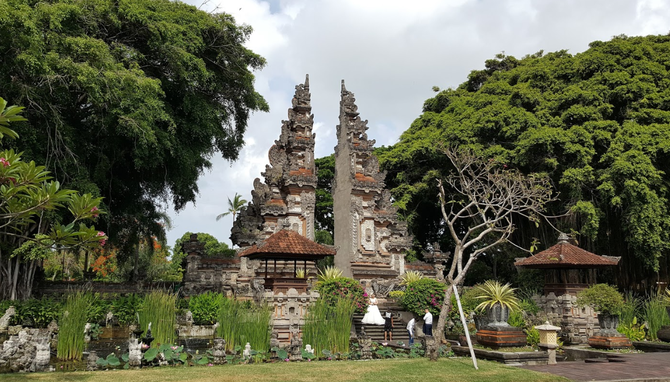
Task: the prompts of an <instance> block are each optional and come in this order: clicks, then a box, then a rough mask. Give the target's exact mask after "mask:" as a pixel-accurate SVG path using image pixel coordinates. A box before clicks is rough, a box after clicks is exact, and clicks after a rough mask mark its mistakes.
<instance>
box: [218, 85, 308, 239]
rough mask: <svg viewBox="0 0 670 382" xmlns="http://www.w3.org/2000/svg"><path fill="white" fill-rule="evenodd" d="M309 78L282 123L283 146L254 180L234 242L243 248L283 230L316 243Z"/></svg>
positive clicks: (279, 143)
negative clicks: (249, 199)
mask: <svg viewBox="0 0 670 382" xmlns="http://www.w3.org/2000/svg"><path fill="white" fill-rule="evenodd" d="M310 99H311V95H310V93H309V75H307V77H306V78H305V83H304V84H301V85H297V86H296V87H295V95H294V96H293V101H292V107H291V108H290V109H288V120H287V121H282V126H281V135H280V137H279V140H277V141H275V144H274V145H273V146H272V147H271V148H270V151H269V153H268V157H269V161H270V164H269V165H267V166H266V167H265V172H263V173H261V175H263V177H264V178H265V182H264V183H263V182H261V180H260V179H259V178H256V179H255V180H254V189H253V191H251V195H252V200H251V202H249V205H248V206H247V208H246V209H245V210H243V211H242V212H241V213H240V214H239V215H238V218H237V220H236V221H235V223H234V224H233V228H232V230H231V235H230V239H231V240H232V242H233V243H234V244H236V245H238V246H240V247H242V248H244V247H248V246H250V245H252V244H259V243H260V242H261V241H263V240H265V239H267V238H268V237H270V236H271V235H272V234H273V233H275V232H278V231H280V230H281V229H282V228H289V229H291V230H293V231H296V232H298V233H299V234H301V235H302V236H305V237H306V238H308V239H310V240H314V209H315V203H316V196H315V189H316V169H315V166H314V137H315V134H313V133H312V128H313V126H314V115H313V114H312V106H311V104H310Z"/></svg>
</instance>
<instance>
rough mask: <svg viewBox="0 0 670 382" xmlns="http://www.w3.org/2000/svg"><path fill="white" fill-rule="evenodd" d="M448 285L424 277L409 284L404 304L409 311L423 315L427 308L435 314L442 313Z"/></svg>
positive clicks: (403, 298)
mask: <svg viewBox="0 0 670 382" xmlns="http://www.w3.org/2000/svg"><path fill="white" fill-rule="evenodd" d="M446 290H447V287H446V286H445V285H444V284H442V283H441V282H439V281H437V280H433V279H429V278H423V279H420V280H417V281H414V282H412V283H410V284H408V285H407V288H406V289H405V294H404V295H403V296H402V302H401V303H402V306H403V307H404V308H405V309H407V311H409V312H412V313H414V314H416V315H417V316H423V315H424V314H425V309H426V308H427V309H428V310H429V311H430V312H431V313H432V314H433V315H438V314H440V307H441V306H442V301H443V300H444V292H445V291H446Z"/></svg>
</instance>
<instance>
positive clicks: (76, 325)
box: [57, 292, 93, 360]
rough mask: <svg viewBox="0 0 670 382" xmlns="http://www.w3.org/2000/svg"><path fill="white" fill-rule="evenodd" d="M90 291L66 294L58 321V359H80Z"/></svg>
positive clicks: (91, 297) (82, 350)
mask: <svg viewBox="0 0 670 382" xmlns="http://www.w3.org/2000/svg"><path fill="white" fill-rule="evenodd" d="M92 300H93V296H92V295H91V294H90V293H84V292H76V293H70V294H69V295H68V296H67V301H66V302H65V306H63V313H62V315H61V318H60V320H59V322H58V348H57V351H58V353H57V357H58V359H60V360H81V358H82V355H83V352H84V346H85V343H84V327H85V326H86V315H87V312H88V310H89V308H90V307H91V302H92Z"/></svg>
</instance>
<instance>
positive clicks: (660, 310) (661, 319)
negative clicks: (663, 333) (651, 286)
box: [642, 295, 670, 341]
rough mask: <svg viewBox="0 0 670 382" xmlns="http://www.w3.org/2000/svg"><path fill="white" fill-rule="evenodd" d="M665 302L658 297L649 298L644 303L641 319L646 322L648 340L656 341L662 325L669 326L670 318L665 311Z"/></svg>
mask: <svg viewBox="0 0 670 382" xmlns="http://www.w3.org/2000/svg"><path fill="white" fill-rule="evenodd" d="M665 307H666V305H665V302H664V301H663V300H662V299H661V298H659V296H654V295H652V296H650V297H649V298H648V299H647V301H645V302H644V304H643V308H642V317H643V319H644V321H645V322H646V325H647V329H648V330H649V331H648V335H649V339H650V340H652V341H656V340H658V331H659V330H660V329H661V327H662V326H664V325H670V318H669V317H668V313H667V312H666V309H665Z"/></svg>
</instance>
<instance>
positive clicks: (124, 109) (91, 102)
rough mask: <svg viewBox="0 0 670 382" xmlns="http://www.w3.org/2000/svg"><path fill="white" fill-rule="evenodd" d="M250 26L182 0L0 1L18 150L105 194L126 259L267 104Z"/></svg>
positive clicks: (7, 92)
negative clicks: (19, 117)
mask: <svg viewBox="0 0 670 382" xmlns="http://www.w3.org/2000/svg"><path fill="white" fill-rule="evenodd" d="M250 33H251V27H249V26H245V25H238V24H236V23H235V20H234V19H233V18H232V17H231V16H230V15H227V14H223V13H220V14H209V13H207V12H203V11H199V10H197V9H196V8H195V7H193V6H190V5H187V4H184V3H181V2H178V1H169V0H114V1H113V0H47V1H39V2H38V1H34V0H7V1H3V2H0V51H2V52H3V53H2V54H3V57H2V60H0V89H2V92H3V94H2V95H3V96H4V97H6V98H9V99H11V100H12V101H13V102H15V103H18V104H22V105H24V106H26V110H25V116H26V117H27V118H28V120H29V121H30V122H28V123H26V124H23V125H17V126H16V130H17V132H18V133H19V134H20V135H21V137H22V139H21V140H20V141H17V142H16V143H15V148H17V149H18V150H21V151H23V152H24V157H25V158H27V159H29V160H35V161H37V162H41V163H45V164H46V166H47V169H48V170H50V171H51V172H52V174H53V176H54V177H55V178H56V179H58V180H59V181H60V182H62V183H63V184H65V185H67V186H69V187H72V188H76V189H78V190H81V191H83V192H89V193H92V194H93V195H95V196H101V197H104V208H105V210H107V212H108V215H106V216H105V217H102V219H101V220H102V221H101V223H103V224H104V225H105V226H106V227H104V228H106V231H107V232H108V234H109V235H110V240H111V241H113V242H114V244H116V245H119V248H120V249H121V250H122V252H123V249H124V248H126V249H127V251H125V252H126V255H127V254H128V253H130V252H131V250H130V245H134V244H136V243H137V242H138V240H139V237H143V236H148V235H152V234H153V235H158V236H159V237H160V234H161V233H162V232H163V227H162V226H161V224H159V220H160V211H161V208H162V206H163V205H164V203H166V202H168V201H169V202H172V203H173V205H174V206H175V208H176V209H181V208H183V207H184V205H185V204H186V203H188V202H192V201H194V199H195V195H196V194H197V192H198V187H197V182H196V181H197V179H198V177H199V175H200V174H201V173H202V172H203V170H204V169H207V168H209V167H210V166H211V163H210V158H211V157H212V156H213V155H214V154H215V153H217V152H218V153H220V154H221V155H222V156H223V158H226V159H229V160H235V159H237V157H238V153H239V150H240V148H241V147H242V145H243V143H244V140H243V135H244V133H245V130H246V127H247V121H248V118H249V115H250V113H251V112H253V111H259V110H260V111H267V110H268V105H267V103H266V102H265V100H264V99H263V97H262V96H261V95H260V94H258V93H257V92H256V91H255V90H254V85H253V82H254V76H253V74H252V72H251V71H252V70H255V69H260V68H262V67H263V66H264V64H265V61H264V59H263V58H262V57H260V56H259V55H257V54H255V53H253V52H252V51H250V50H249V49H247V48H245V47H244V46H243V43H244V42H245V41H246V40H247V39H248V38H249V35H250ZM122 254H123V253H120V255H122Z"/></svg>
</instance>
